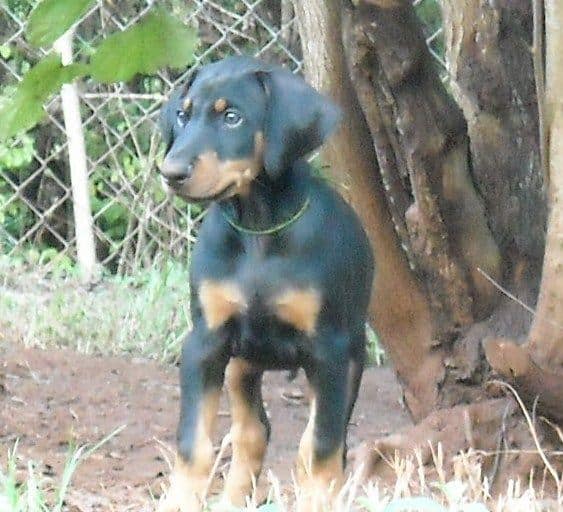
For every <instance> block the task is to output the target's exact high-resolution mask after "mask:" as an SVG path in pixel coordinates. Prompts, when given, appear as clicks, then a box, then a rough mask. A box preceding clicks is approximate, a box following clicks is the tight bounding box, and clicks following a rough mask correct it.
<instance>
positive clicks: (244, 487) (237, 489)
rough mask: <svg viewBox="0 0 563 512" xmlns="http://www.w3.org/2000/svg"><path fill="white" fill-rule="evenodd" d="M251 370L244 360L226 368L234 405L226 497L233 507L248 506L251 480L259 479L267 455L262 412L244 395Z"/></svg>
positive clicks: (237, 359)
mask: <svg viewBox="0 0 563 512" xmlns="http://www.w3.org/2000/svg"><path fill="white" fill-rule="evenodd" d="M251 371H252V367H251V366H250V364H249V363H248V362H247V361H244V360H243V359H239V358H235V359H232V360H231V361H230V363H229V365H228V367H227V371H226V376H225V382H226V386H227V391H228V393H229V401H230V405H231V417H232V421H233V424H232V427H231V441H232V445H233V457H232V460H231V467H230V469H229V474H228V476H227V481H226V484H225V497H226V498H227V500H228V502H229V503H230V504H232V505H234V506H237V507H241V506H244V504H245V497H246V496H248V495H250V494H251V493H252V481H253V479H254V480H256V479H258V475H259V474H260V470H261V468H262V460H263V458H264V454H265V453H266V444H267V433H266V427H265V426H264V425H263V424H262V422H261V421H260V417H259V411H258V410H257V409H255V408H253V407H251V406H250V404H249V403H248V402H247V400H246V398H245V396H244V395H243V393H242V392H241V386H242V385H243V379H244V376H245V375H247V374H248V373H249V372H251Z"/></svg>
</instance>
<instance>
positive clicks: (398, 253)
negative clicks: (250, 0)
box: [295, 0, 563, 473]
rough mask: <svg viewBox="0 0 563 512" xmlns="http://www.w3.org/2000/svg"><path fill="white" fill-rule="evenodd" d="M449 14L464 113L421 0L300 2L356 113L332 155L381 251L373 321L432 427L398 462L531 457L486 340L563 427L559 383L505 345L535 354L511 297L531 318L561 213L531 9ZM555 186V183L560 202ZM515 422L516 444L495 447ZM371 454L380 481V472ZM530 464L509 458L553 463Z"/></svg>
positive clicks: (477, 4)
mask: <svg viewBox="0 0 563 512" xmlns="http://www.w3.org/2000/svg"><path fill="white" fill-rule="evenodd" d="M554 1H556V0H554ZM454 7H455V9H454ZM443 8H444V32H445V34H446V47H447V58H448V62H449V65H450V72H451V76H450V79H451V82H450V85H451V89H452V91H453V92H454V96H455V99H456V100H457V104H456V103H455V102H454V100H453V99H452V98H451V97H450V96H449V94H448V92H447V91H446V88H445V87H444V86H443V83H442V81H441V80H440V77H439V76H438V73H437V69H436V66H435V63H434V61H433V60H432V57H431V56H430V54H429V51H428V49H427V47H426V44H425V40H424V37H423V35H422V31H421V28H420V24H419V22H418V21H417V18H416V15H415V12H414V9H413V7H412V4H411V2H410V0H357V1H355V2H349V1H336V0H332V1H331V0H308V1H307V2H304V1H296V2H295V10H296V14H297V17H298V20H299V29H300V34H301V41H302V45H303V56H304V62H305V74H306V76H307V78H308V79H309V80H310V81H311V83H312V84H313V85H314V86H316V87H317V88H319V89H320V90H322V91H324V92H326V93H327V94H329V95H330V96H332V97H333V98H334V99H335V100H336V102H337V103H339V104H340V105H341V107H342V108H343V110H344V120H345V121H344V122H343V126H342V128H341V129H340V131H339V132H338V133H337V135H336V136H335V137H333V138H332V140H331V141H330V143H329V144H328V145H327V147H326V150H325V153H324V156H325V158H326V160H327V162H328V163H329V164H330V165H331V169H332V172H333V174H334V175H335V177H337V178H338V179H339V180H341V181H342V180H343V181H345V185H346V187H345V188H346V190H347V191H348V192H349V199H350V201H351V202H352V204H353V205H354V206H355V208H356V210H357V211H358V213H359V215H360V217H361V218H362V220H363V222H364V226H365V228H366V230H367V232H368V234H369V236H370V239H371V242H372V245H373V249H374V253H375V258H376V277H375V281H374V294H373V300H372V306H371V310H370V312H371V321H372V323H373V325H374V327H375V329H376V330H377V332H378V334H379V335H380V338H381V341H382V343H383V344H384V346H385V348H386V351H387V352H388V353H389V355H390V356H391V359H392V362H393V364H394V366H395V368H396V371H397V374H398V376H399V378H400V380H401V383H402V386H403V390H404V395H405V403H406V405H407V407H408V408H409V410H410V412H411V413H412V415H413V418H414V419H415V420H416V421H419V422H420V423H419V425H418V426H417V427H416V430H414V431H413V432H412V436H411V435H410V434H406V435H397V436H395V437H393V438H390V439H387V440H384V441H382V442H381V443H379V444H377V449H378V450H380V451H381V452H382V453H383V454H384V455H390V456H392V455H393V451H394V450H396V449H399V448H402V449H405V450H408V449H412V448H413V446H414V445H417V446H418V445H420V444H426V443H427V442H428V441H434V442H437V441H440V442H442V443H444V445H445V446H447V447H449V449H450V450H451V451H452V453H453V452H455V451H457V450H459V449H463V448H468V447H471V446H473V447H483V448H484V449H490V448H491V447H490V446H489V445H490V444H491V439H495V443H497V442H498V441H499V439H500V440H501V441H502V442H505V443H506V444H507V445H509V446H510V447H511V448H520V447H524V446H529V445H531V443H532V441H531V437H530V436H529V432H528V429H527V427H526V426H525V424H523V423H522V422H521V421H520V419H518V418H519V417H518V414H517V411H518V409H517V407H514V404H513V403H511V402H510V400H509V399H505V400H504V401H501V402H498V401H495V400H492V399H490V397H489V396H488V392H487V389H485V386H484V385H483V384H484V382H485V380H486V378H487V377H488V375H489V374H490V368H489V366H488V365H487V364H486V359H485V358H484V357H483V347H482V342H483V341H484V340H487V339H489V338H494V339H495V340H497V341H495V342H494V343H489V344H488V345H487V348H488V353H487V356H488V357H489V361H490V362H491V364H492V366H493V368H495V369H496V370H498V371H499V373H500V374H501V375H503V369H504V370H505V371H506V369H507V368H508V374H509V375H510V376H513V373H511V372H512V371H513V370H514V369H515V368H520V369H522V368H525V369H526V371H529V372H530V375H532V380H531V381H530V380H529V379H528V376H524V378H520V377H519V379H516V382H517V383H520V384H522V385H523V386H522V387H523V388H524V387H525V388H526V390H527V393H528V395H530V396H531V395H534V393H537V391H538V389H540V388H541V386H540V387H539V388H538V380H541V379H544V380H545V381H546V382H548V385H547V387H549V389H550V390H551V394H550V395H549V396H548V395H544V396H543V397H542V400H541V401H540V403H541V404H542V405H541V407H542V412H545V411H549V410H550V409H552V410H553V411H554V412H555V413H556V416H557V418H555V419H556V420H559V415H560V414H561V408H560V407H557V406H556V407H555V408H554V407H553V405H554V404H556V403H557V397H556V396H555V395H554V394H553V393H558V392H559V390H560V389H562V388H561V386H560V382H559V381H558V377H557V375H556V374H555V373H554V372H552V371H547V372H546V371H545V370H544V369H543V368H541V367H540V366H538V365H537V364H536V363H537V361H536V362H534V361H532V360H530V361H528V360H526V364H522V358H521V357H520V355H521V348H520V347H517V346H516V345H511V344H510V342H506V343H505V342H504V341H498V337H499V336H506V337H508V338H510V339H516V340H519V342H520V343H521V342H523V341H525V339H526V337H527V333H528V330H529V327H530V322H531V318H532V315H530V314H529V313H528V312H526V311H525V310H524V309H523V308H522V306H521V305H520V304H518V303H517V301H514V300H513V299H512V298H510V297H507V296H505V295H504V294H501V293H499V292H498V291H497V287H498V286H500V285H504V286H505V287H506V288H509V290H510V291H512V292H513V293H515V294H516V295H518V296H519V297H520V298H522V299H523V300H524V301H526V302H529V303H530V304H532V305H533V304H534V303H535V300H536V297H537V291H538V289H537V288H538V282H539V271H540V269H541V263H542V256H543V244H544V237H543V232H544V230H543V227H544V225H545V220H546V213H547V208H546V195H545V192H544V185H545V179H544V178H545V176H544V172H543V170H542V166H541V158H540V151H539V136H538V132H539V129H538V112H537V110H538V109H537V102H536V94H535V87H534V81H533V59H532V54H531V53H530V52H529V45H530V44H531V32H532V24H531V22H530V19H529V18H530V15H531V10H530V5H529V2H528V1H527V0H516V1H508V0H499V1H497V2H483V1H482V0H460V1H457V0H443ZM559 52H560V53H559V55H562V54H563V53H561V50H559ZM558 87H559V89H556V88H554V89H553V90H554V91H561V90H562V89H561V87H560V86H558ZM458 105H459V107H458ZM558 112H561V113H562V115H563V110H561V111H558ZM555 120H557V116H555ZM552 133H554V132H552ZM556 140H557V141H559V140H561V138H560V137H556ZM552 141H554V139H552ZM551 151H552V156H553V155H555V156H557V152H556V150H555V149H554V148H552V149H551ZM552 172H553V167H552ZM559 174H561V173H559ZM555 183H557V180H555V179H553V178H552V190H554V192H553V193H554V194H556V193H557V192H558V191H559V189H558V188H556V185H555ZM562 185H563V184H561V185H559V186H562ZM559 193H560V192H559ZM559 215H560V212H559ZM554 218H555V217H554V214H553V210H552V217H551V219H550V231H549V232H548V243H549V240H550V239H551V238H553V240H554V242H559V245H560V244H561V240H560V237H561V232H562V231H561V226H562V225H561V224H560V222H563V221H561V220H560V219H559V220H555V221H553V219H554ZM552 227H553V228H554V229H553V233H554V234H553V235H552V234H551V233H552V230H551V228H552ZM550 237H551V238H550ZM557 237H559V238H557ZM401 249H402V250H401ZM557 250H559V252H561V251H560V249H559V248H557ZM553 261H554V262H556V264H554V265H553V268H552V269H551V270H550V272H552V274H547V275H550V276H551V277H550V279H552V280H553V282H557V283H558V284H557V286H559V288H558V289H557V290H552V292H551V295H549V297H551V299H550V300H551V302H549V301H548V302H549V303H548V302H546V311H553V312H556V311H559V310H560V309H561V303H562V302H561V296H560V292H559V290H560V289H561V288H562V287H561V285H562V284H563V283H561V284H559V281H557V280H558V279H561V278H562V276H563V272H561V268H563V264H561V263H559V262H560V261H561V259H560V258H559V259H554V260H553ZM557 265H559V266H557ZM545 272H546V268H544V275H546V274H545ZM556 272H559V273H558V274H557V275H556V276H554V275H553V273H556ZM544 280H545V277H544ZM495 283H497V284H495ZM542 293H543V292H542ZM509 294H510V292H509V293H508V294H507V295H509ZM559 312H560V313H563V311H559ZM559 318H563V314H559ZM537 322H539V318H536V322H535V323H534V326H535V325H536V323H537ZM560 323H561V322H560ZM560 323H557V322H553V321H551V322H547V323H546V322H544V323H543V324H542V326H543V327H542V329H544V330H545V329H546V325H549V326H550V328H551V331H550V335H549V336H547V337H549V339H550V340H552V341H551V342H550V343H551V344H546V343H542V346H543V347H544V348H546V350H547V353H548V354H550V355H552V356H553V353H554V352H553V350H554V349H553V347H555V346H556V347H557V349H556V351H557V350H560V352H557V354H560V353H561V352H563V350H562V349H561V342H560V341H559V340H561V337H562V336H563V330H561V326H560ZM557 329H559V330H557ZM538 332H539V330H538ZM540 337H542V338H545V337H546V335H545V334H541V335H540ZM555 340H558V341H555ZM532 346H534V342H533V341H532ZM499 347H501V348H500V349H499ZM513 347H517V348H516V349H515V350H513ZM505 350H506V354H509V358H508V359H504V355H505V352H504V351H505ZM510 357H516V359H517V360H512V359H510ZM501 363H502V364H501ZM518 364H520V366H517V365H518ZM503 365H504V366H503ZM467 403H469V404H470V405H460V404H467ZM499 404H500V405H499ZM449 407H454V409H448V408H449ZM440 408H442V409H443V410H441V411H436V412H433V413H432V414H431V415H430V416H429V414H430V413H431V412H432V411H434V410H435V409H440ZM548 416H549V414H548ZM551 417H552V419H553V418H554V416H553V415H552V416H551ZM507 425H509V426H510V427H511V429H512V430H511V432H512V434H511V435H510V436H509V439H504V438H503V435H502V434H498V435H496V434H494V435H493V434H491V433H498V432H501V431H504V430H505V427H506V426H507ZM540 430H541V429H540ZM492 435H493V437H491V436H492ZM539 435H540V436H542V433H541V432H540V433H539ZM493 444H494V443H493ZM475 445H476V446H475ZM370 446H371V448H369V450H368V451H369V452H370V454H371V459H369V457H368V459H369V460H368V461H367V468H368V473H369V472H370V470H373V469H374V468H375V466H377V465H378V464H377V463H376V462H374V460H375V459H377V456H373V454H374V450H373V444H372V445H370ZM384 458H385V457H384ZM360 459H362V456H361V455H360ZM522 460H523V459H520V462H518V457H514V456H506V457H505V458H504V459H503V461H502V462H501V463H500V466H502V467H505V468H512V469H514V468H516V467H517V469H518V471H522V472H524V473H525V472H526V471H527V470H529V468H530V467H531V466H533V465H534V464H537V463H539V462H541V461H540V458H539V457H537V456H534V457H530V458H527V459H526V463H521V461H522ZM361 462H364V463H366V460H365V457H364V458H363V460H361ZM494 466H495V467H498V464H496V463H495V464H494Z"/></svg>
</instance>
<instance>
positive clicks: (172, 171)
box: [160, 157, 194, 183]
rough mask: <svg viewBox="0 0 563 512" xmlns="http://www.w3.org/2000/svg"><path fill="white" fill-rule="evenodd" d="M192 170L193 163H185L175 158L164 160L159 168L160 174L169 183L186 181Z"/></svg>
mask: <svg viewBox="0 0 563 512" xmlns="http://www.w3.org/2000/svg"><path fill="white" fill-rule="evenodd" d="M193 170H194V163H193V161H192V162H189V163H186V162H185V161H182V160H180V159H176V158H169V157H167V158H165V159H164V162H162V165H161V166H160V174H161V175H162V177H163V178H164V179H165V180H166V181H167V182H169V183H181V182H182V181H185V180H187V179H188V178H189V177H190V176H191V174H192V172H193Z"/></svg>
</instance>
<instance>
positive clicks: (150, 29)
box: [0, 0, 197, 141]
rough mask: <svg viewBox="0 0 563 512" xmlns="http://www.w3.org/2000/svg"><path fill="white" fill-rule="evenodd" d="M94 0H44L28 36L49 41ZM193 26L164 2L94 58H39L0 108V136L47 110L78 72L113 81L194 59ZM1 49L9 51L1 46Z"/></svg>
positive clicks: (28, 123)
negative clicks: (84, 60)
mask: <svg viewBox="0 0 563 512" xmlns="http://www.w3.org/2000/svg"><path fill="white" fill-rule="evenodd" d="M90 3H91V2H90V1H88V2H86V1H85V0H44V1H43V2H42V3H41V4H39V6H38V7H37V9H36V10H34V11H33V13H32V15H31V19H30V21H29V24H28V37H29V38H30V40H31V41H32V42H34V43H37V44H47V43H49V42H51V41H52V40H53V39H54V38H56V37H58V36H59V35H61V30H62V29H61V27H65V26H69V25H72V24H73V23H74V22H75V21H76V19H77V18H78V17H79V16H80V15H81V14H83V12H84V11H85V9H87V7H88V5H89V4H90ZM196 43H197V37H196V34H195V32H194V31H193V30H192V29H190V28H188V27H186V26H185V25H184V24H183V23H182V22H181V21H179V20H178V19H177V18H175V17H173V16H172V15H171V14H169V13H167V12H166V11H165V10H164V9H162V8H154V9H152V10H151V11H150V12H149V13H148V14H147V15H146V16H145V17H144V18H143V19H142V20H141V21H139V22H138V23H137V24H136V25H134V26H132V27H131V28H129V29H127V30H124V31H123V32H119V33H116V34H113V35H111V36H109V37H108V38H107V39H106V40H105V41H103V42H102V43H101V44H100V46H99V47H98V48H97V50H96V51H94V53H93V55H92V57H91V60H90V63H78V64H71V65H69V66H63V65H62V63H61V61H60V57H58V56H56V55H49V56H47V57H45V58H44V59H43V60H41V61H40V62H39V63H38V64H36V65H35V66H34V67H33V68H32V69H31V70H29V72H28V73H26V74H25V76H24V79H23V80H22V81H21V82H20V83H19V84H18V86H17V87H16V90H15V92H14V93H13V94H12V95H11V96H9V97H8V98H7V100H4V102H3V105H2V107H1V108H0V141H1V140H3V139H7V138H9V137H11V136H13V135H16V134H17V133H20V132H22V131H25V130H29V129H31V128H32V127H33V126H35V125H36V124H37V123H38V122H39V121H40V120H41V119H42V118H43V116H44V114H45V112H44V109H43V104H44V103H45V102H46V101H47V100H48V99H49V98H50V97H51V96H52V95H53V94H55V93H56V92H57V91H58V90H59V89H60V88H61V86H62V85H63V84H64V83H69V82H72V81H73V80H74V79H75V78H77V77H79V76H86V75H91V76H93V77H94V78H95V79H97V80H99V81H101V82H104V83H112V82H117V81H120V80H130V79H131V78H132V77H133V76H134V75H136V74H138V73H142V74H150V73H155V72H156V71H157V70H158V69H160V68H162V67H165V66H170V67H172V68H180V67H183V66H187V65H188V64H189V63H191V62H192V61H193V51H194V48H195V46H196ZM2 48H3V50H2V52H3V54H9V53H10V52H11V50H10V48H9V47H2Z"/></svg>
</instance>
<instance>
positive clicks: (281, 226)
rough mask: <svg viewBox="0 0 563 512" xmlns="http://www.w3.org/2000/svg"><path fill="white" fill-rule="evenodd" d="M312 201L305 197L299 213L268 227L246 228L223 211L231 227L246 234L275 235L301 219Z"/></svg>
mask: <svg viewBox="0 0 563 512" xmlns="http://www.w3.org/2000/svg"><path fill="white" fill-rule="evenodd" d="M310 202H311V200H310V199H309V198H308V197H307V199H305V202H304V203H303V206H302V207H301V208H300V209H299V211H298V212H297V213H295V214H294V215H293V216H292V217H290V218H289V219H287V220H284V221H283V222H281V223H280V224H277V225H275V226H272V227H271V228H268V229H249V228H245V227H244V226H241V225H240V224H237V223H236V222H235V221H234V220H233V219H231V218H230V217H229V216H228V215H227V213H226V212H223V216H224V217H225V220H226V221H227V222H228V223H229V224H230V225H231V227H232V228H234V229H236V230H237V231H238V232H240V233H244V234H246V235H274V234H276V233H279V232H280V231H282V230H283V229H285V228H287V227H289V226H291V225H292V224H293V223H294V222H295V221H297V220H299V218H301V216H302V215H303V214H304V213H305V211H306V210H307V208H308V207H309V204H310Z"/></svg>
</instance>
